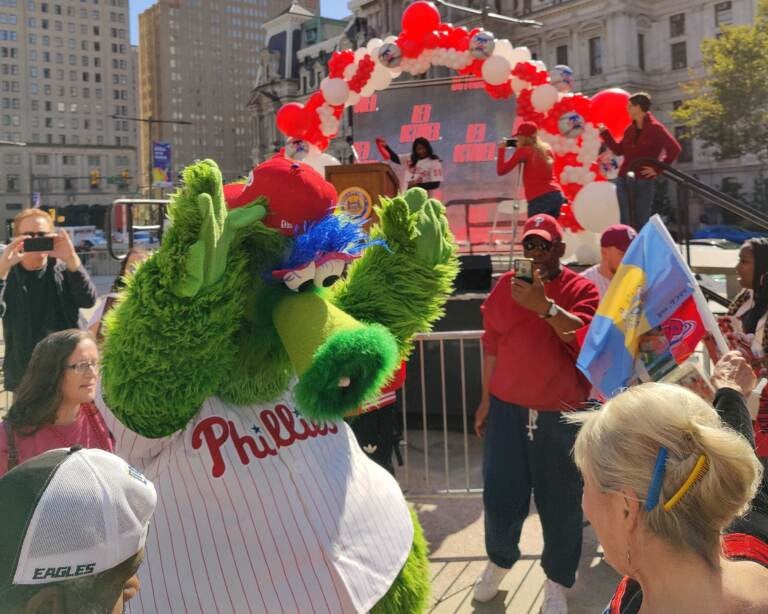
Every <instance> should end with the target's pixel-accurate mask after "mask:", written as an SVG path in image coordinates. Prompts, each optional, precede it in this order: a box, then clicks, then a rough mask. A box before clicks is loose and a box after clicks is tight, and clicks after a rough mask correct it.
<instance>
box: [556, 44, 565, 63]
mask: <svg viewBox="0 0 768 614" xmlns="http://www.w3.org/2000/svg"><path fill="white" fill-rule="evenodd" d="M555 61H556V62H557V63H558V64H565V65H566V66H567V65H568V45H558V46H557V49H555Z"/></svg>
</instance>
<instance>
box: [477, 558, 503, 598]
mask: <svg viewBox="0 0 768 614" xmlns="http://www.w3.org/2000/svg"><path fill="white" fill-rule="evenodd" d="M508 572H509V569H504V568H503V567H499V566H498V565H496V564H495V563H492V562H491V561H488V564H487V565H486V566H485V569H484V570H483V573H482V574H481V576H480V577H479V578H478V579H477V582H475V601H480V602H485V601H490V600H491V599H493V598H494V597H495V596H496V593H498V592H499V584H501V581H502V580H503V579H504V576H506V575H507V573H508Z"/></svg>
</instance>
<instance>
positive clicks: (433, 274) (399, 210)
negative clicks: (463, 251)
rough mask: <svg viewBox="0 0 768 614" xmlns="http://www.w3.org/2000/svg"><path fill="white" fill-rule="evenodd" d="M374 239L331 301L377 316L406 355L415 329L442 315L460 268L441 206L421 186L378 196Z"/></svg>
mask: <svg viewBox="0 0 768 614" xmlns="http://www.w3.org/2000/svg"><path fill="white" fill-rule="evenodd" d="M377 212H378V215H379V224H378V225H376V226H375V227H374V229H373V231H372V233H371V236H372V238H373V239H384V240H385V241H386V246H380V245H377V246H373V247H370V248H368V249H367V250H366V251H365V253H364V254H363V257H362V258H360V260H358V261H357V262H355V264H354V265H353V266H352V268H351V270H350V273H349V277H348V278H347V280H346V282H344V283H343V284H339V288H338V290H337V291H336V294H335V297H334V303H335V304H336V305H337V306H338V307H339V308H341V309H343V310H344V311H346V312H347V313H349V314H350V315H352V316H354V317H355V318H357V319H358V320H360V321H361V322H377V323H379V324H383V325H384V326H386V327H387V328H388V329H389V330H390V331H391V332H392V334H393V335H394V336H395V338H396V339H397V342H398V346H399V348H400V356H401V358H403V359H405V358H407V357H408V355H409V354H410V351H411V349H412V347H413V344H412V338H413V336H414V335H415V334H417V333H420V332H426V331H428V330H429V329H430V328H431V326H432V324H433V323H434V322H435V321H436V320H437V319H438V318H440V316H442V315H443V306H444V305H445V300H446V298H447V297H448V296H449V295H450V293H451V291H452V287H453V280H454V279H455V277H456V274H457V273H458V270H459V265H458V259H457V257H456V247H455V243H454V241H453V236H452V235H451V232H450V230H449V229H448V221H447V220H446V218H445V208H444V207H443V205H441V204H440V203H439V202H438V201H436V200H432V199H428V198H427V193H426V192H425V191H424V190H422V189H421V188H412V189H411V190H409V191H408V192H407V193H406V195H405V197H404V198H403V197H397V198H393V199H389V198H382V199H381V206H380V207H379V208H377Z"/></svg>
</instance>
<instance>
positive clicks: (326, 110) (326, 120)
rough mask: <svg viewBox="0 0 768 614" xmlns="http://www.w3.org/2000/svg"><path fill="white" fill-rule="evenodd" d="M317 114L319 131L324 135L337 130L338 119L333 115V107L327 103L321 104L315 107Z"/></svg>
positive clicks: (329, 134) (331, 134) (332, 133)
mask: <svg viewBox="0 0 768 614" xmlns="http://www.w3.org/2000/svg"><path fill="white" fill-rule="evenodd" d="M326 100H327V99H326ZM339 104H343V103H339ZM317 116H318V117H319V118H320V131H321V132H322V133H323V134H324V135H325V136H329V137H330V136H333V135H334V134H336V133H337V132H338V131H339V120H338V119H336V117H335V116H334V114H333V109H332V108H331V107H330V106H329V105H328V103H325V104H322V105H320V106H319V107H318V108H317Z"/></svg>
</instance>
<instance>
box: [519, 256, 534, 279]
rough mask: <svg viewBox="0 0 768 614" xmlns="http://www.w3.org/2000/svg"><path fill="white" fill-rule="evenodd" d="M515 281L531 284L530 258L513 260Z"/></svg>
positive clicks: (531, 269)
mask: <svg viewBox="0 0 768 614" xmlns="http://www.w3.org/2000/svg"><path fill="white" fill-rule="evenodd" d="M515 279H521V280H523V281H527V282H528V283H529V284H532V283H533V260H532V259H531V258H515Z"/></svg>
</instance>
